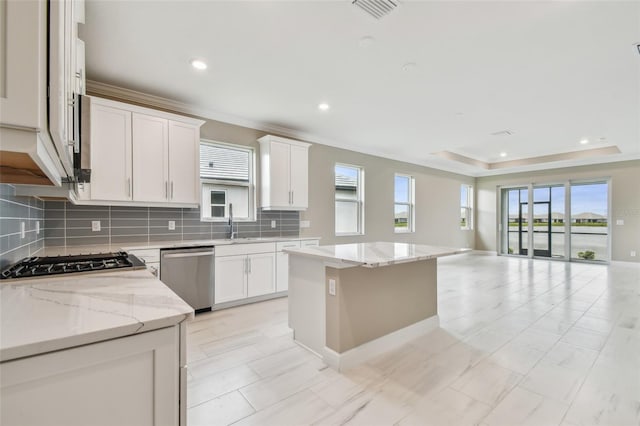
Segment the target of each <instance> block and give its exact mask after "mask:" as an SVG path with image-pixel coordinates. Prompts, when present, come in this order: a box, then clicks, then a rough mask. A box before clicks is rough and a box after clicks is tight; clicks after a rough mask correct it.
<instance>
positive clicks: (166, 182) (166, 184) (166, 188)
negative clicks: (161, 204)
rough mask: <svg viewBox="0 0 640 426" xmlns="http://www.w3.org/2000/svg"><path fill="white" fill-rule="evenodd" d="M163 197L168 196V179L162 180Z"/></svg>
mask: <svg viewBox="0 0 640 426" xmlns="http://www.w3.org/2000/svg"><path fill="white" fill-rule="evenodd" d="M164 198H169V181H168V180H167V181H165V182H164Z"/></svg>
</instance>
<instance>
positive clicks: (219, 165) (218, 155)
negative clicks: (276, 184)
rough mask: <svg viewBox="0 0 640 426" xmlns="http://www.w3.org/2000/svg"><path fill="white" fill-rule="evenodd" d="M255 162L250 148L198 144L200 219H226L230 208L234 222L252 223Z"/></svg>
mask: <svg viewBox="0 0 640 426" xmlns="http://www.w3.org/2000/svg"><path fill="white" fill-rule="evenodd" d="M254 163H255V160H254V151H253V149H252V148H247V147H243V146H237V145H229V144H224V143H220V142H213V141H208V140H202V141H201V143H200V180H201V182H202V202H201V207H200V209H201V217H202V220H207V221H225V220H228V218H229V206H230V205H233V218H234V220H245V221H252V220H254V218H255V197H254V187H255V185H254V169H255V168H254Z"/></svg>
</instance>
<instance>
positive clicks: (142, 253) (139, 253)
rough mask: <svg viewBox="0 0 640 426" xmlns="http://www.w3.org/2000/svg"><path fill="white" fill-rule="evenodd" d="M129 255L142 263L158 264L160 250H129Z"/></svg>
mask: <svg viewBox="0 0 640 426" xmlns="http://www.w3.org/2000/svg"><path fill="white" fill-rule="evenodd" d="M129 253H131V254H132V255H134V256H135V257H137V258H138V259H140V260H142V261H143V262H144V263H158V262H160V250H158V249H141V250H129Z"/></svg>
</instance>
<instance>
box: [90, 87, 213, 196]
mask: <svg viewBox="0 0 640 426" xmlns="http://www.w3.org/2000/svg"><path fill="white" fill-rule="evenodd" d="M90 100H91V102H90V112H89V117H90V118H89V127H90V129H91V130H90V134H91V136H90V141H89V145H90V150H91V182H90V183H89V184H85V185H84V190H83V191H82V192H81V195H80V200H79V203H80V204H83V203H84V204H104V203H105V202H107V203H111V204H114V203H115V204H118V203H119V204H123V202H124V204H128V205H140V206H143V205H144V206H162V205H167V206H168V205H171V206H181V207H194V206H197V205H198V204H199V200H200V198H199V195H200V194H199V182H200V181H199V178H200V177H199V169H198V164H199V161H198V160H199V157H198V156H199V149H198V147H199V143H200V126H201V125H202V124H203V123H204V121H202V120H195V119H192V118H187V117H181V116H178V115H175V114H169V113H165V112H161V111H155V110H152V109H149V108H142V107H137V106H134V105H129V104H125V103H122V102H116V101H111V100H106V99H101V98H96V97H91V98H90ZM123 180H124V183H125V184H124V185H123V183H122V181H123ZM87 188H88V189H87Z"/></svg>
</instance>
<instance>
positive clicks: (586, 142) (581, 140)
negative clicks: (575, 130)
mask: <svg viewBox="0 0 640 426" xmlns="http://www.w3.org/2000/svg"><path fill="white" fill-rule="evenodd" d="M588 143H589V139H586V138H584V139H580V145H586V144H588Z"/></svg>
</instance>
